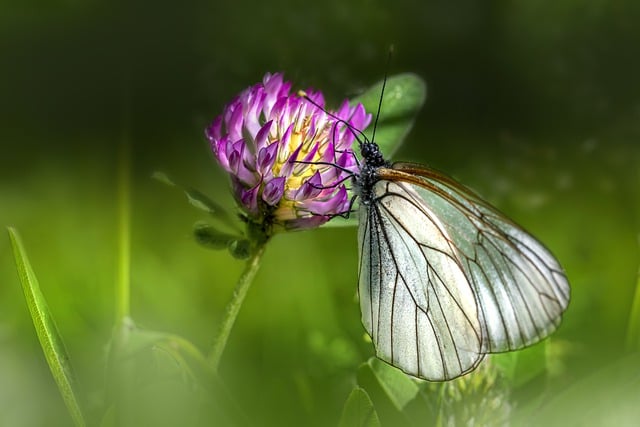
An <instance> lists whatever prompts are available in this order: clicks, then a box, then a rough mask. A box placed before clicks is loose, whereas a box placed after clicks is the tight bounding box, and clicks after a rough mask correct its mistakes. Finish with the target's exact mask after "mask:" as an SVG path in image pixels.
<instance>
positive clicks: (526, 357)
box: [491, 340, 548, 388]
mask: <svg viewBox="0 0 640 427" xmlns="http://www.w3.org/2000/svg"><path fill="white" fill-rule="evenodd" d="M547 345H548V340H545V341H542V342H540V343H538V344H536V345H534V346H531V347H529V348H526V349H522V350H520V351H510V352H507V353H497V354H492V355H491V363H493V364H494V365H495V366H497V367H498V369H500V371H501V372H502V373H503V374H504V375H505V377H506V378H507V379H508V381H509V383H510V384H511V385H512V387H514V388H518V387H522V386H524V385H526V384H527V383H529V382H531V381H533V380H534V379H536V378H537V377H540V376H542V375H545V374H546V372H547V356H546V349H547Z"/></svg>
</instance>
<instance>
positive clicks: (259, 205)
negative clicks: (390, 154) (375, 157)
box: [206, 74, 371, 231]
mask: <svg viewBox="0 0 640 427" xmlns="http://www.w3.org/2000/svg"><path fill="white" fill-rule="evenodd" d="M290 91H291V83H289V82H285V81H283V78H282V74H266V75H265V76H264V79H263V81H262V83H258V84H256V85H255V86H252V87H249V88H248V89H246V90H244V91H243V92H242V93H241V94H240V95H239V96H238V97H237V98H236V99H234V100H233V101H232V102H231V103H230V104H229V105H227V106H226V107H225V109H224V111H223V113H222V115H220V116H219V117H217V118H216V119H215V120H214V121H213V123H212V124H211V125H210V126H209V127H208V128H207V130H206V135H207V138H208V139H209V142H210V143H211V148H212V150H213V153H214V155H215V157H216V160H217V161H218V163H219V164H220V166H221V167H222V168H223V169H224V170H225V171H227V172H228V173H229V175H230V176H231V183H232V188H233V193H234V196H235V198H236V200H237V201H238V203H239V204H240V206H241V207H242V209H243V210H244V211H245V213H246V215H247V216H248V217H249V218H250V219H251V220H252V221H253V222H254V223H259V224H263V225H264V226H267V227H271V226H273V227H275V229H274V231H277V230H278V229H287V230H290V229H303V228H312V227H317V226H319V225H321V224H323V223H325V222H327V221H328V220H329V219H331V218H332V217H333V216H335V215H339V214H341V213H344V212H346V211H348V210H349V207H350V201H349V197H348V194H347V188H346V184H347V181H348V178H349V177H350V176H351V175H352V173H351V172H350V171H352V170H353V169H354V168H355V167H356V162H355V157H354V154H353V151H352V148H351V147H352V143H353V141H354V138H355V135H354V132H353V129H359V130H361V129H364V128H365V127H366V126H367V125H368V124H369V122H370V121H371V115H369V114H366V112H365V110H364V107H363V106H362V105H361V104H358V105H356V106H355V107H351V106H350V105H349V103H348V101H344V102H343V104H342V105H341V107H340V108H339V109H338V110H337V111H332V112H330V114H328V113H327V112H325V110H324V98H323V96H322V94H321V93H320V92H317V91H312V90H309V91H308V92H307V96H308V98H309V99H310V100H312V101H313V102H309V100H307V99H306V98H304V97H301V96H298V95H296V94H291V93H290ZM314 104H315V105H314ZM345 123H348V124H349V126H347V125H345Z"/></svg>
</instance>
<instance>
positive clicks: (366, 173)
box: [355, 142, 390, 205]
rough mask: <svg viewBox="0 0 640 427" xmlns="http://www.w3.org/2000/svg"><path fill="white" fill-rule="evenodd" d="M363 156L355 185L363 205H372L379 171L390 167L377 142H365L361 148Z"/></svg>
mask: <svg viewBox="0 0 640 427" xmlns="http://www.w3.org/2000/svg"><path fill="white" fill-rule="evenodd" d="M360 153H361V155H362V160H363V162H362V164H361V165H360V173H359V174H358V175H357V176H356V177H355V183H356V186H357V188H358V190H359V196H360V200H361V203H362V204H364V205H369V204H371V202H372V200H373V186H374V184H375V183H376V182H377V181H378V179H379V178H378V169H380V168H381V167H389V166H390V163H389V162H387V161H386V160H385V159H384V157H383V156H382V153H381V152H380V147H378V144H376V143H375V142H365V143H363V144H362V145H361V147H360Z"/></svg>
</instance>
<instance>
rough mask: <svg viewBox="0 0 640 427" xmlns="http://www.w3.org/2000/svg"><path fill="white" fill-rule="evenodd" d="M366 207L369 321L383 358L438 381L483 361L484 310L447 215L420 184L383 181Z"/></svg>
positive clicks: (363, 271)
mask: <svg viewBox="0 0 640 427" xmlns="http://www.w3.org/2000/svg"><path fill="white" fill-rule="evenodd" d="M373 196H374V197H373V198H372V200H371V203H369V204H368V205H365V204H361V206H360V210H361V211H360V218H361V221H360V229H359V246H360V272H359V273H360V278H359V294H360V304H361V310H362V321H363V324H364V325H365V328H366V329H367V331H368V333H369V334H370V335H371V338H372V340H373V343H374V345H375V348H376V353H377V355H378V357H380V358H381V359H383V360H385V361H387V362H389V363H391V364H392V365H394V366H397V367H399V368H400V369H402V370H403V371H405V372H407V373H409V374H411V375H414V376H418V377H421V378H425V379H430V380H447V379H451V378H455V377H457V376H460V375H462V374H464V373H466V372H468V371H470V370H472V369H473V368H475V366H476V365H477V364H478V363H479V362H480V360H481V359H482V356H483V351H482V324H481V321H480V319H481V314H480V313H479V311H478V306H477V298H476V296H475V291H474V288H473V286H472V284H471V283H470V281H469V280H468V277H467V273H466V271H465V270H464V266H463V264H462V263H461V262H460V257H459V255H458V253H457V248H456V247H455V246H454V244H453V242H452V238H451V235H450V233H449V231H448V230H447V227H446V225H445V224H444V223H443V219H442V218H441V217H439V216H438V214H437V213H436V212H434V211H432V210H431V209H430V207H429V206H428V205H427V204H425V203H424V201H423V199H422V196H421V195H420V194H419V193H418V192H417V191H416V189H415V188H414V186H413V185H411V184H409V183H402V182H392V181H386V180H382V181H379V182H378V183H376V184H375V185H374V188H373Z"/></svg>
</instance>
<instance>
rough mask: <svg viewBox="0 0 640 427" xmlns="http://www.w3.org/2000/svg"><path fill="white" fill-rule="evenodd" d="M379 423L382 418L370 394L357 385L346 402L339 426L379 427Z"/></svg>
mask: <svg viewBox="0 0 640 427" xmlns="http://www.w3.org/2000/svg"><path fill="white" fill-rule="evenodd" d="M379 425H380V419H379V418H378V414H377V412H376V409H375V408H374V407H373V402H371V399H370V398H369V395H368V394H367V392H366V391H365V390H364V389H363V388H360V387H355V388H354V389H353V390H352V391H351V394H349V397H348V398H347V401H346V402H345V404H344V408H343V410H342V416H341V417H340V424H339V426H340V427H352V426H357V427H377V426H379Z"/></svg>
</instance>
